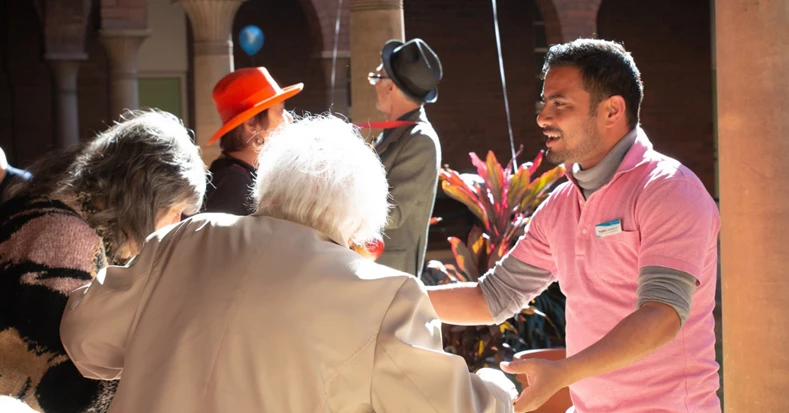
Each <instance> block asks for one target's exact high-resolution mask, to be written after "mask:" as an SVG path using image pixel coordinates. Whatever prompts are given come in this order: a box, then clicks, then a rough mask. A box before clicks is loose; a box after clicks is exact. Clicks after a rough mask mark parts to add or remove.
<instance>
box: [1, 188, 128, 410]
mask: <svg viewBox="0 0 789 413" xmlns="http://www.w3.org/2000/svg"><path fill="white" fill-rule="evenodd" d="M105 265H106V256H105V252H104V245H103V243H102V240H101V238H100V237H99V235H98V234H97V233H96V231H94V230H93V229H92V228H91V227H90V226H89V225H88V223H87V222H86V221H85V220H84V219H83V218H82V217H81V216H80V215H79V214H78V213H77V212H75V211H74V210H73V209H71V208H69V207H68V206H66V205H65V204H63V203H61V202H59V201H54V200H47V199H13V200H10V201H8V202H6V203H5V204H3V205H2V207H0V394H2V395H10V396H12V397H16V398H18V399H21V400H23V401H24V402H25V403H27V404H28V405H29V406H30V407H32V408H34V409H36V410H39V411H41V412H46V413H54V412H58V413H59V412H64V413H66V412H69V413H79V412H91V413H93V412H105V411H107V409H108V408H109V404H110V401H111V400H112V395H113V394H114V391H115V387H116V385H117V384H116V382H101V381H94V380H88V379H85V378H83V377H82V375H81V374H80V373H79V371H77V369H76V367H74V365H73V364H72V363H71V361H70V360H69V358H68V356H67V355H66V353H65V351H64V349H63V346H62V344H61V342H60V334H59V329H60V318H61V316H62V314H63V310H64V309H65V307H66V301H67V298H68V293H69V292H71V291H73V290H74V289H76V288H78V287H80V286H82V285H85V284H87V283H88V282H90V281H91V280H92V279H93V278H94V277H95V276H96V273H97V272H98V270H99V269H101V268H102V267H104V266H105Z"/></svg>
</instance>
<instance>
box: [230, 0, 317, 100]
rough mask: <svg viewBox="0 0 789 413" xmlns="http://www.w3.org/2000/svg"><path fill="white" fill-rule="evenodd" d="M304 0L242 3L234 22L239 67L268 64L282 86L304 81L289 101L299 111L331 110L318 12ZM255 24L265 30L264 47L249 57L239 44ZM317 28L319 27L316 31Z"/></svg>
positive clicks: (234, 40) (234, 52)
mask: <svg viewBox="0 0 789 413" xmlns="http://www.w3.org/2000/svg"><path fill="white" fill-rule="evenodd" d="M301 3H303V2H297V1H278V0H250V1H247V2H245V3H244V4H242V5H241V8H240V9H239V10H238V13H236V18H235V20H234V22H233V32H232V34H233V43H234V44H233V55H234V63H235V68H236V69H239V68H243V67H255V66H265V67H266V68H267V69H268V70H269V72H270V73H271V75H272V76H273V77H274V79H275V80H276V81H277V83H279V85H280V86H286V85H291V84H294V83H299V82H303V83H304V91H302V92H301V93H300V94H298V95H296V96H295V97H293V98H292V99H290V100H288V101H287V102H286V104H285V106H286V108H288V109H295V110H296V113H303V112H311V113H321V112H325V111H327V110H328V109H329V108H328V107H327V104H326V102H327V97H326V79H325V77H324V74H323V68H322V66H321V61H320V51H321V50H322V49H323V48H322V37H321V34H320V27H316V26H315V25H316V24H317V18H316V17H315V16H312V15H313V14H314V13H315V11H314V10H313V9H312V8H311V7H310V8H305V7H303V6H302V5H301ZM250 24H254V25H256V26H258V27H260V29H261V30H262V31H263V33H264V35H265V41H264V43H263V48H262V49H261V50H260V52H258V53H257V54H256V55H254V56H248V55H247V54H246V53H245V52H244V51H243V50H242V49H241V46H240V45H239V41H238V34H239V32H240V31H241V29H242V28H244V27H245V26H247V25H250ZM316 28H317V30H316Z"/></svg>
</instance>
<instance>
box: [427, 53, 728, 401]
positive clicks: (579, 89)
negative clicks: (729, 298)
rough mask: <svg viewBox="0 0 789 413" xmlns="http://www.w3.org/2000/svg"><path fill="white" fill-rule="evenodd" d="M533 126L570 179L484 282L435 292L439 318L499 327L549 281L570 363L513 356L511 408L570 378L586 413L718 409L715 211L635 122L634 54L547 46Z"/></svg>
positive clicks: (508, 367) (638, 86)
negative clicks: (556, 292)
mask: <svg viewBox="0 0 789 413" xmlns="http://www.w3.org/2000/svg"><path fill="white" fill-rule="evenodd" d="M543 77H544V81H545V82H544V86H543V100H544V103H545V106H544V107H543V109H542V110H541V112H540V114H539V116H538V117H537V123H538V124H539V125H540V127H541V128H542V129H543V131H544V134H545V136H546V137H547V138H548V140H547V142H546V145H547V147H548V152H547V157H548V159H549V160H551V161H552V162H554V163H565V164H566V165H568V173H567V177H568V179H569V182H567V183H564V184H562V185H561V186H559V187H558V188H557V189H556V190H555V191H554V192H553V193H552V194H551V196H550V197H549V198H548V199H547V200H546V201H545V202H544V203H543V204H542V205H541V206H540V208H539V209H538V210H537V211H536V212H535V213H534V216H533V217H532V220H531V222H530V224H529V226H528V227H527V229H526V232H525V235H524V236H523V237H522V238H521V239H520V240H519V241H518V244H517V245H516V246H515V248H514V249H513V250H512V252H511V253H510V254H509V255H507V256H505V257H504V258H503V259H502V260H501V261H500V262H499V263H497V265H496V267H495V268H494V269H492V270H491V271H489V272H488V273H487V274H486V275H485V276H484V277H482V278H481V279H480V281H479V283H465V284H459V285H457V284H456V285H451V286H446V287H433V288H431V290H430V291H429V294H430V299H431V301H432V302H433V306H434V307H435V309H436V312H437V313H438V315H439V317H440V318H441V320H442V321H444V322H446V323H450V324H462V325H475V324H492V323H501V322H503V321H504V320H506V319H507V318H509V317H511V316H512V315H513V314H515V313H517V312H519V311H520V310H521V309H522V308H523V307H525V306H526V305H527V304H528V303H529V301H530V300H532V298H534V297H535V296H537V295H538V294H540V293H541V292H542V291H543V290H544V289H545V288H547V287H548V285H550V284H551V283H553V282H554V281H558V282H559V284H560V285H561V288H562V291H563V292H564V293H565V295H566V296H567V305H566V316H567V358H566V359H564V360H561V361H545V360H516V361H513V362H511V363H502V368H503V369H504V370H505V371H508V372H511V373H515V374H518V375H520V379H521V380H522V381H527V382H528V384H529V385H528V387H527V388H526V389H525V390H524V391H523V393H522V394H521V396H520V397H519V398H518V400H517V401H516V403H515V408H516V411H530V410H533V409H536V408H537V407H539V406H540V405H542V404H543V403H544V402H545V401H546V400H547V399H548V398H550V397H551V396H552V395H553V394H554V393H555V392H557V391H558V390H559V389H561V388H563V387H565V386H570V392H571V395H572V399H573V404H574V406H575V411H576V412H577V413H611V412H617V413H647V412H649V413H652V412H664V413H668V412H671V413H679V412H682V413H690V412H694V413H700V412H704V413H708V412H711V413H718V412H720V411H721V407H720V401H719V400H718V398H717V396H716V391H717V389H718V385H719V379H718V364H717V363H716V362H715V349H714V346H715V334H714V320H713V316H712V310H713V308H714V306H715V281H716V273H717V237H718V230H719V227H720V218H719V215H718V210H717V207H716V205H715V203H714V201H713V200H712V198H711V197H710V195H709V194H708V193H707V191H706V190H705V189H704V186H703V185H702V184H701V182H700V181H699V179H698V178H697V177H696V175H694V174H693V172H691V171H690V170H689V169H688V168H686V167H684V166H683V165H681V164H680V163H679V162H677V161H676V160H674V159H671V158H668V157H666V156H664V155H661V154H660V153H657V152H655V151H654V150H653V149H652V144H651V143H650V141H649V139H648V138H647V136H646V134H645V133H644V131H643V130H642V129H641V128H640V127H639V126H638V122H639V108H640V105H641V98H642V95H643V86H642V83H641V77H640V74H639V71H638V69H637V68H636V65H635V63H634V62H633V59H632V57H631V56H630V54H629V53H627V52H626V51H625V49H624V48H623V47H622V46H620V45H618V44H616V43H613V42H608V41H603V40H589V39H579V40H576V41H573V42H571V43H566V44H561V45H556V46H553V47H551V49H550V50H549V51H548V54H547V56H546V58H545V65H544V66H543Z"/></svg>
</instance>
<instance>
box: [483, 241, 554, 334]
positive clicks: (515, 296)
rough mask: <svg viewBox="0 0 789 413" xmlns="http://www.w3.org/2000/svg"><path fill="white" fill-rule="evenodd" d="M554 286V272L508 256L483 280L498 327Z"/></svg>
mask: <svg viewBox="0 0 789 413" xmlns="http://www.w3.org/2000/svg"><path fill="white" fill-rule="evenodd" d="M553 282H554V278H553V275H552V274H551V272H550V271H548V270H544V269H542V268H538V267H535V266H533V265H529V264H526V263H525V262H523V261H521V260H519V259H517V258H515V257H513V256H512V255H509V254H507V255H505V256H504V258H502V259H501V260H500V261H499V262H498V263H496V266H495V267H493V268H492V269H491V270H490V271H488V272H487V273H486V274H485V275H483V276H482V277H481V278H480V279H479V285H480V287H481V288H482V295H483V296H484V297H485V301H486V302H487V304H488V311H490V315H491V317H492V318H493V321H494V322H495V323H496V324H501V323H503V322H505V321H506V320H507V319H508V318H510V317H512V316H513V315H514V314H516V313H519V312H520V311H521V310H522V309H523V308H524V307H526V306H527V305H528V304H529V301H531V300H532V299H534V297H536V296H538V295H540V293H542V292H543V291H545V289H546V288H548V286H549V285H551V283H553Z"/></svg>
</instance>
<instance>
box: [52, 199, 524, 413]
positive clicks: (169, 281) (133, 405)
mask: <svg viewBox="0 0 789 413" xmlns="http://www.w3.org/2000/svg"><path fill="white" fill-rule="evenodd" d="M61 336H62V340H63V344H64V346H65V348H66V350H67V352H68V354H69V356H70V357H71V359H72V360H73V361H74V363H75V364H76V366H77V367H78V368H79V369H80V371H81V372H82V373H83V374H84V375H85V376H86V377H91V378H96V379H105V380H112V379H117V378H121V377H122V379H121V381H120V385H119V386H118V392H117V394H116V395H115V399H114V400H113V403H112V406H111V408H110V412H111V413H142V412H145V413H159V412H162V413H164V412H168V413H175V412H190V413H191V412H228V413H230V412H232V413H242V412H256V413H257V412H336V413H340V412H372V411H375V412H379V413H380V412H448V413H449V412H452V413H456V412H509V411H511V409H512V403H511V402H510V401H509V396H508V394H507V393H506V392H505V391H504V390H502V389H501V388H499V387H496V386H495V385H494V384H492V383H491V382H486V381H483V380H482V379H481V378H480V377H479V376H477V375H474V374H470V373H468V370H467V367H466V365H465V363H464V362H463V359H461V358H460V357H456V356H453V355H449V354H446V353H444V352H443V351H442V349H441V335H440V329H439V324H438V321H437V316H436V314H435V312H434V310H433V307H432V306H431V304H430V302H429V300H428V297H427V295H426V293H425V290H424V287H423V286H422V284H421V283H420V282H419V281H418V280H417V279H415V278H414V277H411V276H408V275H406V274H403V273H400V272H397V271H395V270H392V269H389V268H386V267H384V266H381V265H378V264H375V263H373V262H371V261H367V260H365V259H363V258H361V257H360V256H359V255H357V254H356V253H355V252H353V251H351V250H350V249H348V248H346V247H343V246H340V245H338V244H337V243H334V242H332V241H330V240H329V239H328V238H326V237H325V236H323V235H322V234H320V233H319V232H317V231H315V230H313V229H312V228H308V227H305V226H302V225H299V224H295V223H292V222H288V221H282V220H277V219H273V218H268V217H256V216H250V217H236V216H232V215H225V214H203V215H199V216H197V217H194V218H192V219H190V220H187V221H185V222H183V223H181V224H179V225H176V226H174V227H171V228H167V229H165V230H162V231H160V232H158V233H156V234H154V235H153V236H152V237H151V238H150V239H149V241H148V242H147V244H146V245H145V247H144V248H143V251H142V253H141V254H140V256H138V257H137V258H136V259H135V260H134V261H132V262H131V263H130V265H129V266H127V267H110V268H108V269H106V270H105V271H102V272H101V273H100V274H99V276H98V277H97V278H96V281H95V282H94V283H93V284H92V285H91V286H89V287H87V288H83V289H81V290H77V291H76V292H74V293H73V294H72V296H71V297H70V299H69V304H68V306H67V308H66V312H65V314H64V316H63V321H62V324H61Z"/></svg>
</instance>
